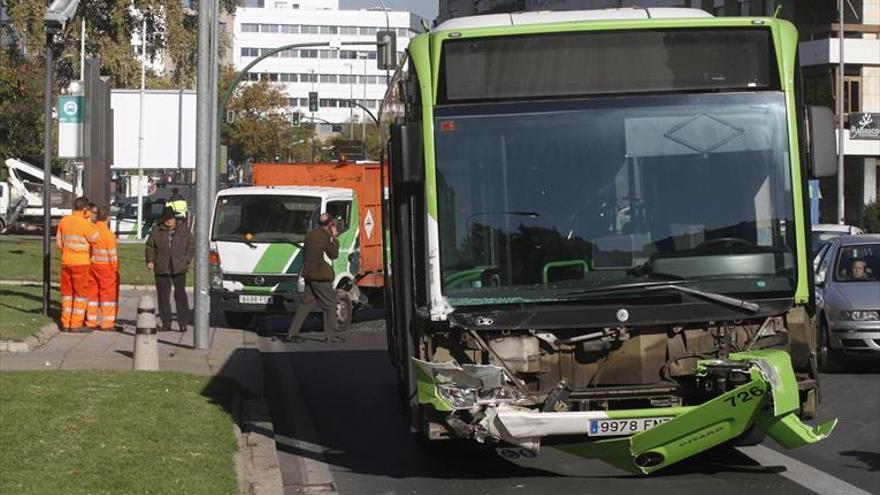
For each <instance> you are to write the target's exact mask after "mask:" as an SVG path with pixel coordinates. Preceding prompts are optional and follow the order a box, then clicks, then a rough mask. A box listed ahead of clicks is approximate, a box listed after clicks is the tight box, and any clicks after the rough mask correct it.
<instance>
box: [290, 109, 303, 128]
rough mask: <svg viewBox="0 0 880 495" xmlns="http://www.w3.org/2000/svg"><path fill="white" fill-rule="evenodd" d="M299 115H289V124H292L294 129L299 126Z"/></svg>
mask: <svg viewBox="0 0 880 495" xmlns="http://www.w3.org/2000/svg"><path fill="white" fill-rule="evenodd" d="M300 118H301V115H300V113H299V112H293V113H292V114H291V115H290V123H291V124H293V126H294V127H299V125H300Z"/></svg>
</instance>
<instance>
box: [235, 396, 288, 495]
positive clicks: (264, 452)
mask: <svg viewBox="0 0 880 495" xmlns="http://www.w3.org/2000/svg"><path fill="white" fill-rule="evenodd" d="M243 405H244V415H245V417H244V422H243V423H242V424H243V426H244V431H242V432H241V437H240V440H239V446H240V447H241V446H242V444H243V445H244V450H239V453H240V454H239V455H243V456H244V462H243V467H244V474H245V476H244V478H245V480H247V486H246V487H243V488H244V489H245V493H253V494H254V495H282V494H283V493H284V482H283V481H282V479H281V463H280V462H279V460H278V452H277V450H276V446H275V430H274V426H273V425H272V419H271V416H270V415H269V406H268V405H267V404H266V402H265V401H264V400H263V398H262V397H260V398H256V399H250V400H246V401H244V404H243Z"/></svg>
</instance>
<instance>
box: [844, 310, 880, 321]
mask: <svg viewBox="0 0 880 495" xmlns="http://www.w3.org/2000/svg"><path fill="white" fill-rule="evenodd" d="M840 319H841V320H847V321H880V311H875V310H853V311H841V312H840Z"/></svg>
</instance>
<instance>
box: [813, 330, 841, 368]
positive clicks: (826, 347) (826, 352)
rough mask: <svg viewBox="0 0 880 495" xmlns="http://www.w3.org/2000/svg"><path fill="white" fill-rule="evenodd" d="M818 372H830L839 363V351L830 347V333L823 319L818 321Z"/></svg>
mask: <svg viewBox="0 0 880 495" xmlns="http://www.w3.org/2000/svg"><path fill="white" fill-rule="evenodd" d="M817 354H818V361H819V371H824V372H826V373H827V372H832V371H834V370H835V369H836V367H837V364H838V362H839V361H840V357H839V354H840V353H839V351H837V350H836V349H834V348H832V347H831V331H830V330H829V329H828V323H827V322H826V321H825V318H822V319H821V320H820V321H819V348H818V349H817Z"/></svg>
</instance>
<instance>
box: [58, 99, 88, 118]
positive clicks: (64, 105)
mask: <svg viewBox="0 0 880 495" xmlns="http://www.w3.org/2000/svg"><path fill="white" fill-rule="evenodd" d="M82 116H83V97H82V96H59V97H58V122H60V123H62V124H81V123H82Z"/></svg>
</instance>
